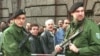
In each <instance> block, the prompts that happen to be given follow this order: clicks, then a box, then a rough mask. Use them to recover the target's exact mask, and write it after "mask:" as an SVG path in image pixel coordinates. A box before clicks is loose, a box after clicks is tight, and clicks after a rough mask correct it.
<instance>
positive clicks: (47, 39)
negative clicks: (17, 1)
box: [0, 2, 100, 56]
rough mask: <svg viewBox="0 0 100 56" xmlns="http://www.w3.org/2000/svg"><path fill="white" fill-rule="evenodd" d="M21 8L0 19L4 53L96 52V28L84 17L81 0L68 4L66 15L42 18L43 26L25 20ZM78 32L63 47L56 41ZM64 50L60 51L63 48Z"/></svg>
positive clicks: (99, 35)
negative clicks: (63, 17) (62, 18)
mask: <svg viewBox="0 0 100 56" xmlns="http://www.w3.org/2000/svg"><path fill="white" fill-rule="evenodd" d="M25 14H26V13H25V12H24V11H23V10H22V9H19V10H18V11H16V12H15V13H13V15H12V16H11V17H10V19H9V20H8V22H5V21H2V22H0V29H1V30H0V31H1V32H0V51H1V52H2V53H3V55H4V56H31V53H33V54H52V52H53V51H54V50H55V51H56V52H58V53H59V54H65V55H66V56H94V55H99V53H100V51H99V50H100V28H99V27H98V25H97V24H96V23H94V22H93V21H92V20H89V19H88V18H86V17H85V11H84V6H83V3H82V2H77V3H75V4H73V5H72V7H71V8H70V10H69V15H70V16H71V17H70V18H69V17H68V18H66V19H64V20H58V25H55V23H54V20H53V19H48V20H46V21H45V25H44V26H39V25H38V24H36V23H30V22H26V25H25V27H23V26H24V24H25V20H26V16H25ZM79 29H81V30H82V32H81V33H80V34H79V35H77V36H75V38H74V39H72V40H70V43H69V45H68V46H67V47H65V48H63V47H61V46H60V45H59V44H60V43H62V42H63V41H64V40H66V39H68V38H69V37H70V36H71V35H73V34H75V33H76V32H77V31H79ZM63 50H64V52H63Z"/></svg>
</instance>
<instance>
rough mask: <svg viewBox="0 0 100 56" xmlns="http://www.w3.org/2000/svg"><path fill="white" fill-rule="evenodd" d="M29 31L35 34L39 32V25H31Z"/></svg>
mask: <svg viewBox="0 0 100 56" xmlns="http://www.w3.org/2000/svg"><path fill="white" fill-rule="evenodd" d="M30 32H31V33H32V35H35V36H37V35H38V33H39V27H38V26H33V27H32V28H31V30H30Z"/></svg>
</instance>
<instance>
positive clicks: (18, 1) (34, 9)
mask: <svg viewBox="0 0 100 56" xmlns="http://www.w3.org/2000/svg"><path fill="white" fill-rule="evenodd" d="M79 1H83V2H84V6H85V8H86V16H87V17H90V18H91V19H93V20H94V21H95V22H96V23H98V22H100V0H0V21H3V20H6V21H7V20H8V18H9V16H10V15H11V14H12V13H13V12H15V11H16V10H17V9H20V8H21V9H24V10H25V11H26V16H27V19H26V20H27V21H26V22H32V23H38V24H39V25H44V21H45V20H46V19H54V21H55V23H57V21H58V20H59V19H66V17H67V13H68V12H67V11H68V10H69V8H70V7H71V5H72V4H73V3H75V2H79Z"/></svg>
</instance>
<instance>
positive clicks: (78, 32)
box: [51, 29, 82, 56]
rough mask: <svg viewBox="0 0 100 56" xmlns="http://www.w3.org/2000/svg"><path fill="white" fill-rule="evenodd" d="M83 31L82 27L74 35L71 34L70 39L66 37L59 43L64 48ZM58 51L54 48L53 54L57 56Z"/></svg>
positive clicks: (52, 55)
mask: <svg viewBox="0 0 100 56" xmlns="http://www.w3.org/2000/svg"><path fill="white" fill-rule="evenodd" d="M81 32H82V30H81V29H79V30H77V31H76V32H75V34H73V35H72V36H70V37H69V38H68V39H66V40H65V41H63V42H62V43H61V44H59V46H60V47H62V48H64V47H66V46H68V45H69V43H70V41H71V40H72V39H74V38H75V37H76V36H77V35H79V34H80V33H81ZM57 53H58V52H57V51H56V50H54V51H53V52H52V54H51V56H56V55H57Z"/></svg>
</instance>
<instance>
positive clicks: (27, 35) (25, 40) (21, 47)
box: [18, 29, 32, 51]
mask: <svg viewBox="0 0 100 56" xmlns="http://www.w3.org/2000/svg"><path fill="white" fill-rule="evenodd" d="M23 33H24V35H25V37H24V39H23V40H22V41H21V42H20V43H19V46H18V48H20V49H23V48H25V49H26V50H27V51H29V49H28V48H27V47H26V46H25V43H26V42H27V41H28V39H29V37H30V36H32V34H31V33H29V32H27V31H26V30H25V29H24V31H23Z"/></svg>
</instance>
